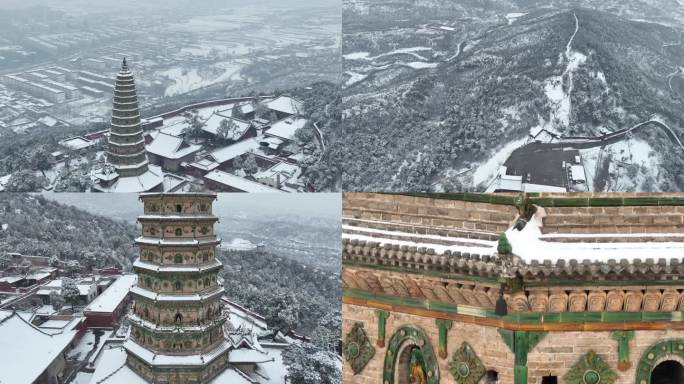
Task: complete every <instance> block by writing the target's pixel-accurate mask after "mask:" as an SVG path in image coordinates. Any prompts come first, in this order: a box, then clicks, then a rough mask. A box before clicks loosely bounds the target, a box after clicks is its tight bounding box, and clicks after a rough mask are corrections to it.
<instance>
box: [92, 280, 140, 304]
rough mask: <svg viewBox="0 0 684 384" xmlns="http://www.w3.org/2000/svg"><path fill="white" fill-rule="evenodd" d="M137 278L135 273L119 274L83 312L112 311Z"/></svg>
mask: <svg viewBox="0 0 684 384" xmlns="http://www.w3.org/2000/svg"><path fill="white" fill-rule="evenodd" d="M137 280H138V277H137V276H136V275H123V276H120V277H119V278H118V279H116V281H115V282H114V283H113V284H112V285H110V286H109V288H107V289H105V291H104V292H102V293H101V294H100V296H98V297H96V298H95V300H93V301H92V302H91V303H90V304H89V305H88V306H87V307H86V308H85V312H114V310H115V309H116V308H117V307H118V306H119V304H120V303H121V302H122V301H123V300H124V299H125V298H126V295H128V292H129V290H130V289H131V287H132V286H133V285H135V283H136V281H137Z"/></svg>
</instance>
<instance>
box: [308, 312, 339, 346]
mask: <svg viewBox="0 0 684 384" xmlns="http://www.w3.org/2000/svg"><path fill="white" fill-rule="evenodd" d="M341 329H342V315H341V313H340V311H339V310H335V311H332V312H328V313H326V314H325V316H323V317H321V318H320V320H318V323H317V324H316V328H314V330H313V332H311V342H312V343H313V344H315V345H317V346H318V347H320V348H323V349H326V350H328V351H332V352H334V351H335V350H336V349H337V345H338V344H339V342H340V330H341Z"/></svg>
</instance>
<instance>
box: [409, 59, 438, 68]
mask: <svg viewBox="0 0 684 384" xmlns="http://www.w3.org/2000/svg"><path fill="white" fill-rule="evenodd" d="M401 64H403V65H407V66H409V67H411V68H413V69H423V68H434V67H436V66H437V65H438V64H437V63H424V62H422V61H412V62H410V63H401Z"/></svg>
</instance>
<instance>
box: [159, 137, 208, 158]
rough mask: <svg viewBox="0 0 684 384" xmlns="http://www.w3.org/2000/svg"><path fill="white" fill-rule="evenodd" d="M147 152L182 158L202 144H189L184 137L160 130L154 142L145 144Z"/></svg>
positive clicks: (197, 149) (198, 148)
mask: <svg viewBox="0 0 684 384" xmlns="http://www.w3.org/2000/svg"><path fill="white" fill-rule="evenodd" d="M145 149H146V150H147V152H150V153H153V154H155V155H157V156H161V157H164V158H167V159H180V158H183V157H185V156H188V155H191V154H193V153H195V152H197V151H199V150H200V149H202V146H201V145H194V144H188V143H186V142H185V140H184V139H183V138H182V137H178V136H171V135H167V134H166V133H163V132H159V134H157V136H156V137H155V138H154V140H153V141H152V143H150V144H148V145H146V146H145Z"/></svg>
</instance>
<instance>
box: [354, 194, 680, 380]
mask: <svg viewBox="0 0 684 384" xmlns="http://www.w3.org/2000/svg"><path fill="white" fill-rule="evenodd" d="M342 243H343V273H342V279H343V287H344V296H343V313H342V316H343V331H342V335H343V354H344V357H345V366H344V368H343V375H344V377H343V382H344V383H359V384H365V383H384V384H400V383H426V384H436V383H452V382H455V383H461V384H464V383H466V384H474V383H488V384H490V383H515V384H526V383H535V384H551V383H569V384H599V383H600V384H612V383H622V384H627V383H629V384H634V383H636V384H655V383H663V384H667V383H681V382H682V377H684V376H683V374H684V321H683V318H682V311H683V310H684V283H683V281H684V264H683V263H682V256H684V195H682V194H636V193H630V194H618V195H616V194H589V193H583V194H553V193H544V194H521V195H517V194H472V193H459V194H435V195H391V194H372V193H351V194H349V193H348V194H345V196H344V200H343V240H342Z"/></svg>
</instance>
